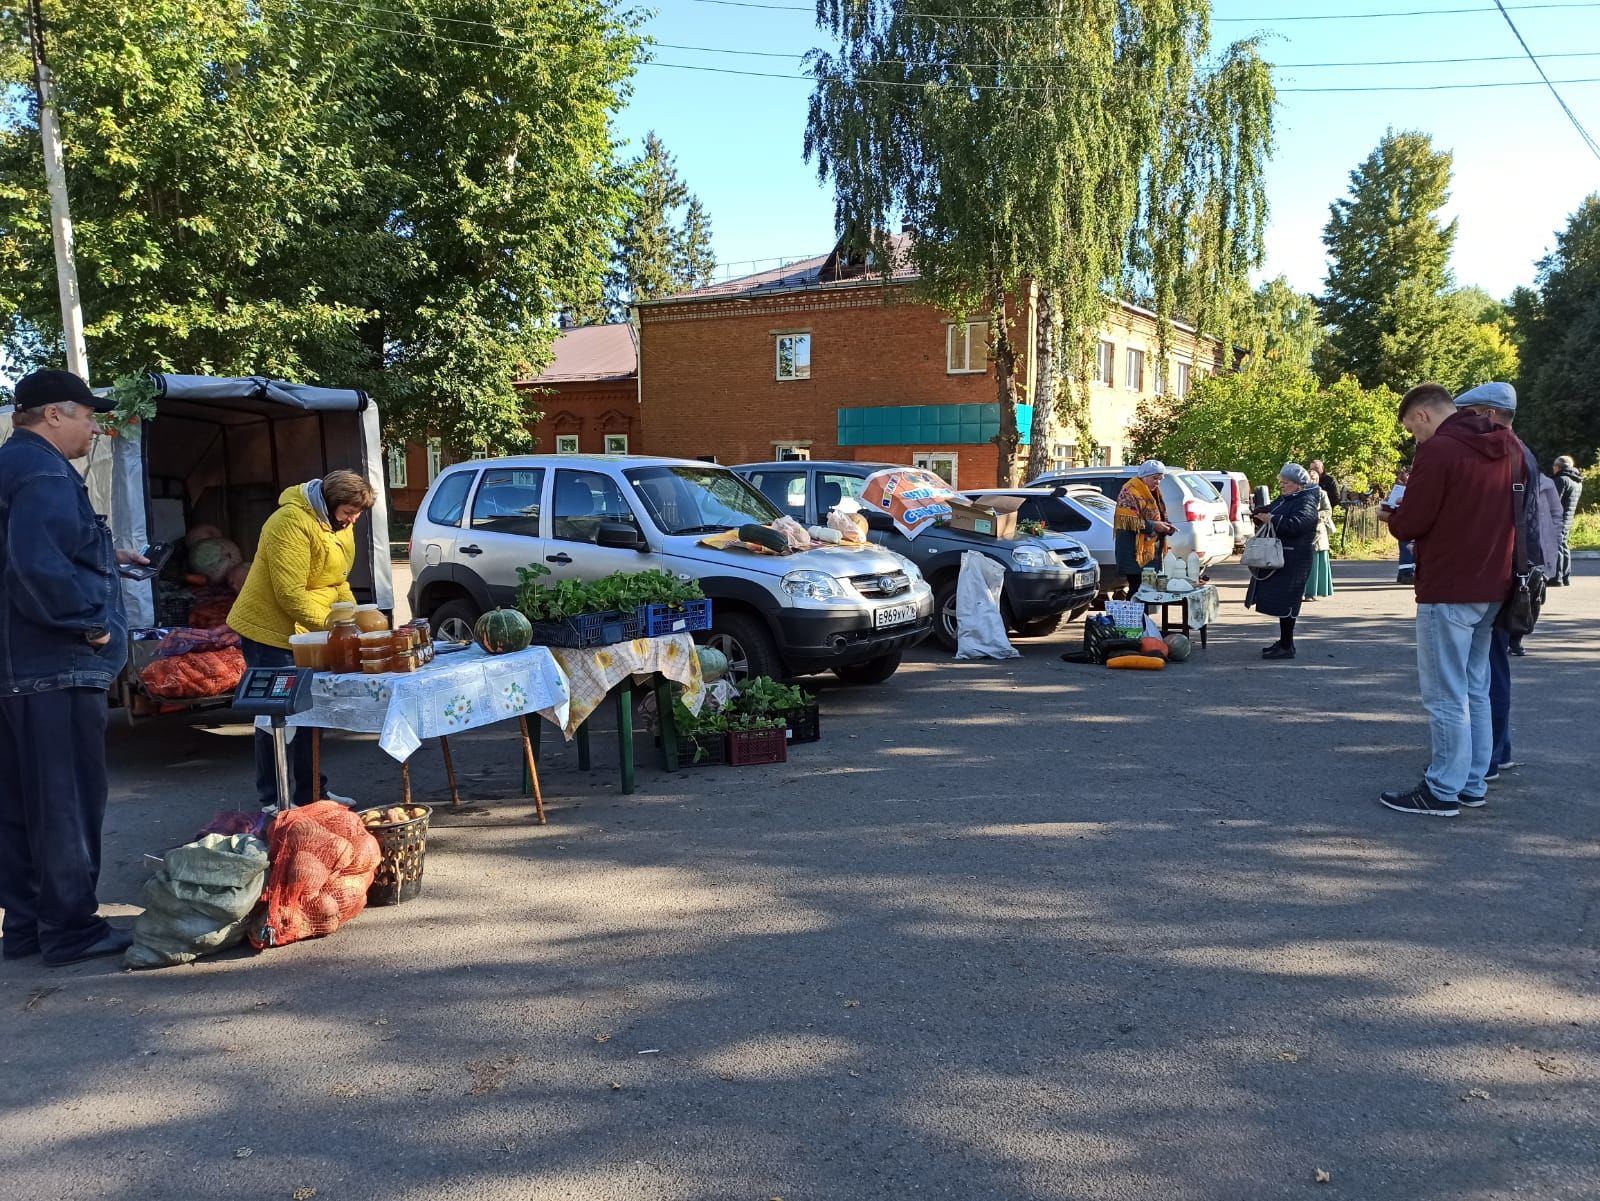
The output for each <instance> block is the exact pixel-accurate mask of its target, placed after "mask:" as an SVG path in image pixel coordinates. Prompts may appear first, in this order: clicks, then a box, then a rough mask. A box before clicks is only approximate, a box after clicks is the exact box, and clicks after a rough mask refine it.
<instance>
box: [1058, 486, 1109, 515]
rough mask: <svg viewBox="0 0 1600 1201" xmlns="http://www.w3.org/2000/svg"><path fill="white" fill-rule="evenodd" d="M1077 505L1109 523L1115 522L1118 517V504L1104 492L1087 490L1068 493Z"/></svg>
mask: <svg viewBox="0 0 1600 1201" xmlns="http://www.w3.org/2000/svg"><path fill="white" fill-rule="evenodd" d="M1068 495H1069V496H1071V497H1072V499H1073V501H1074V502H1075V503H1076V504H1079V505H1082V506H1083V507H1084V508H1085V509H1088V510H1089V511H1090V512H1091V513H1097V514H1099V515H1100V516H1101V517H1104V518H1105V519H1106V520H1107V521H1111V520H1114V519H1115V517H1116V515H1117V502H1116V501H1114V500H1112V499H1111V498H1110V497H1109V496H1107V495H1106V494H1105V493H1103V492H1092V491H1090V490H1089V489H1087V488H1085V489H1083V490H1081V491H1079V490H1076V489H1075V490H1073V491H1072V492H1070V493H1068Z"/></svg>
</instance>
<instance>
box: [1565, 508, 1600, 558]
mask: <svg viewBox="0 0 1600 1201" xmlns="http://www.w3.org/2000/svg"><path fill="white" fill-rule="evenodd" d="M1567 545H1568V546H1569V547H1570V548H1571V549H1573V550H1600V513H1597V512H1593V511H1591V512H1588V513H1579V514H1578V519H1577V520H1576V521H1574V522H1573V523H1572V536H1571V537H1570V538H1569V539H1568V540H1567Z"/></svg>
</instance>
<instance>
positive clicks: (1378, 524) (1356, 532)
mask: <svg viewBox="0 0 1600 1201" xmlns="http://www.w3.org/2000/svg"><path fill="white" fill-rule="evenodd" d="M1339 508H1340V510H1341V511H1342V512H1343V514H1344V520H1343V521H1342V522H1341V523H1340V530H1339V549H1340V551H1343V550H1344V548H1345V546H1346V544H1347V543H1349V542H1350V541H1352V540H1354V541H1356V542H1358V543H1359V542H1376V541H1377V540H1378V538H1379V537H1380V536H1382V535H1383V534H1385V533H1387V532H1388V527H1387V526H1385V525H1384V524H1383V518H1382V517H1380V516H1378V506H1377V504H1376V503H1375V502H1365V501H1363V502H1360V503H1352V502H1350V501H1346V502H1345V503H1344V504H1342V505H1340V506H1339Z"/></svg>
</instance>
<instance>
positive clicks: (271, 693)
mask: <svg viewBox="0 0 1600 1201" xmlns="http://www.w3.org/2000/svg"><path fill="white" fill-rule="evenodd" d="M314 674H315V673H314V672H312V671H311V670H310V669H309V668H305V667H252V668H250V670H248V671H247V672H245V673H244V678H243V679H242V680H240V681H239V688H238V690H237V691H236V692H235V693H234V694H233V707H234V708H235V709H239V710H242V711H244V712H246V713H258V714H266V715H267V716H269V717H288V716H290V715H291V714H295V713H301V712H304V711H305V710H306V709H309V708H310V707H311V677H312V676H313V675H314Z"/></svg>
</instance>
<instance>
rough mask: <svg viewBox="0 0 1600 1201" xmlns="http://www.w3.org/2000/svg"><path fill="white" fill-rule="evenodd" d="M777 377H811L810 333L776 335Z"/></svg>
mask: <svg viewBox="0 0 1600 1201" xmlns="http://www.w3.org/2000/svg"><path fill="white" fill-rule="evenodd" d="M778 378H779V379H810V378H811V335H810V334H779V335H778Z"/></svg>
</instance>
